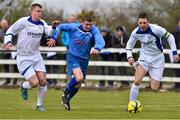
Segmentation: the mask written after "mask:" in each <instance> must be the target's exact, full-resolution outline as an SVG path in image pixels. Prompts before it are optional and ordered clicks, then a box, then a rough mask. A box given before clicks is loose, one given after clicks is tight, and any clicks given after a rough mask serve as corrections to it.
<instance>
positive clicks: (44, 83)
mask: <svg viewBox="0 0 180 120" xmlns="http://www.w3.org/2000/svg"><path fill="white" fill-rule="evenodd" d="M46 84H47V82H46V80H45V79H44V80H40V81H39V85H40V86H45V85H46Z"/></svg>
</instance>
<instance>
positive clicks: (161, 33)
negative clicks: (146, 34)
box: [156, 26, 177, 55]
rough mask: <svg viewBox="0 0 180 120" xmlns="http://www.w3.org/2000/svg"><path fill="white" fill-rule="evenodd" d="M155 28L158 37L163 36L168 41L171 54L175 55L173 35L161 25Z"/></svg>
mask: <svg viewBox="0 0 180 120" xmlns="http://www.w3.org/2000/svg"><path fill="white" fill-rule="evenodd" d="M156 30H157V31H156V32H157V34H158V35H159V36H160V37H164V38H165V39H166V40H167V41H168V44H169V46H170V48H171V51H172V54H173V55H176V54H177V48H176V43H175V38H174V36H173V35H172V34H171V33H169V32H168V31H167V30H166V29H164V28H163V27H161V26H157V29H156Z"/></svg>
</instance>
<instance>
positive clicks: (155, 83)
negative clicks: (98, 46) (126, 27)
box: [126, 13, 179, 101]
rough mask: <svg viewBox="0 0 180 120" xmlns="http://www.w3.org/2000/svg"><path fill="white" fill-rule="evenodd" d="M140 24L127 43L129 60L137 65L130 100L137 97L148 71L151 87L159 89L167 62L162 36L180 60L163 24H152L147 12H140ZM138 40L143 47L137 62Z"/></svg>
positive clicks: (172, 37)
mask: <svg viewBox="0 0 180 120" xmlns="http://www.w3.org/2000/svg"><path fill="white" fill-rule="evenodd" d="M138 25H139V26H138V27H137V28H135V29H134V30H133V32H132V33H131V36H130V38H129V40H128V42H127V45H126V51H127V59H128V62H129V64H130V65H134V66H135V80H134V83H133V84H132V87H131V89H130V99H129V100H130V101H132V100H136V99H137V97H138V93H139V87H140V84H141V81H142V79H143V77H144V76H145V75H146V73H147V72H149V75H150V86H151V89H152V90H153V91H154V92H156V91H158V88H159V84H160V80H161V78H162V75H163V70H164V64H165V58H164V54H163V48H162V44H161V37H163V36H164V37H165V38H166V39H167V41H168V43H169V46H170V48H171V51H172V54H173V57H174V61H175V62H178V61H179V55H178V53H177V49H176V44H175V40H174V36H173V35H172V34H170V33H169V32H167V31H166V30H165V29H164V28H163V27H161V26H158V25H155V24H150V23H149V21H148V15H147V14H146V13H140V14H139V16H138ZM137 40H139V41H140V42H141V49H140V55H139V58H138V61H137V62H135V59H134V58H133V55H132V49H133V47H134V45H135V43H136V41H137Z"/></svg>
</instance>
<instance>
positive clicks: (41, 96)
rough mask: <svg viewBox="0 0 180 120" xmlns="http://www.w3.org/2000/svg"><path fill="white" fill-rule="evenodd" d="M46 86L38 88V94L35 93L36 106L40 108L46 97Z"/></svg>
mask: <svg viewBox="0 0 180 120" xmlns="http://www.w3.org/2000/svg"><path fill="white" fill-rule="evenodd" d="M46 91H47V85H46V86H43V87H41V86H38V93H37V97H38V98H37V106H41V105H42V104H43V99H44V97H45V95H46Z"/></svg>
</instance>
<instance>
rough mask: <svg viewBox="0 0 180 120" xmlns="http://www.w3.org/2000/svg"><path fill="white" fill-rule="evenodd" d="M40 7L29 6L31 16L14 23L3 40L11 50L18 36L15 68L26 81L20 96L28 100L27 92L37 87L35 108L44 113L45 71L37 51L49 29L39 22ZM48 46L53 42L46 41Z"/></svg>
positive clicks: (53, 42)
mask: <svg viewBox="0 0 180 120" xmlns="http://www.w3.org/2000/svg"><path fill="white" fill-rule="evenodd" d="M41 17H42V6H41V5H40V4H39V3H33V4H32V5H31V16H28V17H22V18H20V19H19V20H18V21H16V22H15V23H14V24H13V25H12V26H11V27H10V28H9V29H8V30H7V32H6V36H5V38H4V43H5V45H6V46H5V48H6V49H11V47H12V36H13V35H16V34H18V41H17V67H18V70H19V72H20V73H21V75H23V77H24V78H25V79H26V81H25V82H23V83H22V85H21V96H22V98H23V99H24V100H27V99H28V93H27V90H28V89H30V88H34V87H37V86H38V95H37V107H36V110H38V111H45V109H44V107H43V99H44V97H45V93H46V91H47V85H46V70H45V65H44V63H43V59H42V56H41V53H40V51H39V46H40V40H41V37H42V34H43V33H44V32H45V33H46V34H48V35H50V33H51V29H50V28H49V26H48V25H47V24H46V23H45V21H43V20H41ZM47 44H48V46H54V45H55V41H52V40H51V41H48V42H47Z"/></svg>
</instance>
